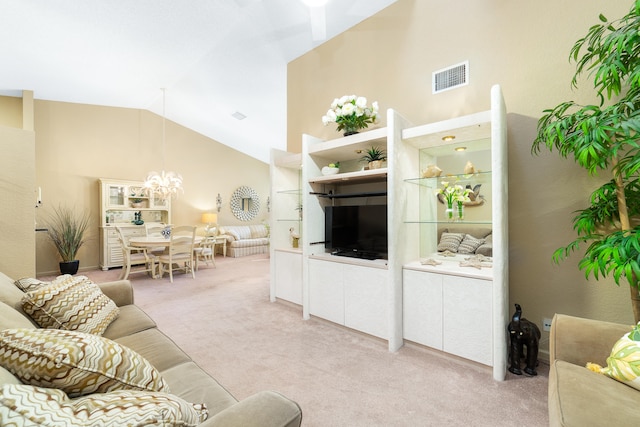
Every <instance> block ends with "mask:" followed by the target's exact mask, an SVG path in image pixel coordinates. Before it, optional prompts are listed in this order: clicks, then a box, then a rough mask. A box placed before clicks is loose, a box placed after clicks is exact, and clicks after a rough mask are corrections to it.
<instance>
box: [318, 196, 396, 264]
mask: <svg viewBox="0 0 640 427" xmlns="http://www.w3.org/2000/svg"><path fill="white" fill-rule="evenodd" d="M324 219H325V224H324V232H325V239H324V240H325V243H324V247H325V248H326V249H329V250H331V253H332V254H334V255H341V256H349V257H355V258H364V259H379V258H382V259H387V253H388V249H387V205H362V206H326V207H325V210H324Z"/></svg>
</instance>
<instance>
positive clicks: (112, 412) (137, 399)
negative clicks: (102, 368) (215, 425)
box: [0, 384, 208, 427]
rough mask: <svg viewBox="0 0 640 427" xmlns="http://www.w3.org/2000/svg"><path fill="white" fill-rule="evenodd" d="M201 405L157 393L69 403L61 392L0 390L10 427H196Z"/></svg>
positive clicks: (18, 387)
mask: <svg viewBox="0 0 640 427" xmlns="http://www.w3.org/2000/svg"><path fill="white" fill-rule="evenodd" d="M207 416H208V411H207V409H206V407H205V406H204V405H203V404H200V405H194V404H192V403H188V402H186V401H184V400H183V399H181V398H179V397H178V396H174V395H171V394H166V393H159V392H147V391H130V390H121V391H114V392H111V393H106V394H92V395H89V396H83V397H80V398H77V399H70V398H69V397H68V396H67V395H66V394H65V393H64V392H63V391H61V390H56V389H52V388H41V387H33V386H29V385H23V384H5V385H4V386H2V387H0V420H2V425H11V426H22V425H29V426H37V425H43V426H89V425H91V426H103V427H107V426H109V427H120V426H148V425H156V426H166V427H172V426H175V427H187V426H196V425H198V424H199V423H201V422H203V421H204V420H206V419H207Z"/></svg>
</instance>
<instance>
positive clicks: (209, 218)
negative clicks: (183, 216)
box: [202, 212, 218, 234]
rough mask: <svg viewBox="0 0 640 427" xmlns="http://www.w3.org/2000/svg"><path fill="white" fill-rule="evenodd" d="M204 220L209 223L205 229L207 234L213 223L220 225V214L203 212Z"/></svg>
mask: <svg viewBox="0 0 640 427" xmlns="http://www.w3.org/2000/svg"><path fill="white" fill-rule="evenodd" d="M202 222H203V223H205V224H207V227H206V228H205V231H206V233H207V234H209V230H210V229H211V226H212V224H213V226H214V227H216V226H217V225H218V214H214V213H211V212H205V213H203V214H202Z"/></svg>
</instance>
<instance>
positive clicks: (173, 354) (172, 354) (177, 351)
mask: <svg viewBox="0 0 640 427" xmlns="http://www.w3.org/2000/svg"><path fill="white" fill-rule="evenodd" d="M115 341H116V342H117V343H118V344H120V345H123V346H125V347H127V348H130V349H131V350H133V351H135V352H136V353H137V354H139V355H141V356H142V357H144V358H145V359H146V360H148V361H149V363H151V364H152V365H153V366H154V367H155V368H156V369H158V370H159V371H161V372H162V371H163V370H165V369H168V368H170V367H172V366H175V365H179V364H181V363H185V362H189V361H191V358H190V357H189V356H188V355H187V353H185V352H184V351H182V349H181V348H180V347H178V346H177V345H176V344H175V343H174V342H173V341H172V340H171V339H170V338H169V337H167V336H166V335H165V334H164V333H162V331H161V330H159V329H158V328H152V329H147V330H144V331H141V332H137V333H135V334H132V335H127V336H123V337H121V338H118V339H117V340H115Z"/></svg>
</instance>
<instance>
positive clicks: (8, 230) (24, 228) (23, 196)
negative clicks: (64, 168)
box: [0, 104, 36, 278]
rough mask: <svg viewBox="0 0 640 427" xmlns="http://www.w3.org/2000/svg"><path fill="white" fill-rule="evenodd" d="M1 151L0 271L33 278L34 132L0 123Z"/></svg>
mask: <svg viewBox="0 0 640 427" xmlns="http://www.w3.org/2000/svg"><path fill="white" fill-rule="evenodd" d="M20 108H22V104H20ZM0 153H1V155H0V200H2V202H0V236H1V237H0V253H1V254H2V257H0V272H2V273H4V274H6V275H7V276H9V277H13V278H19V277H33V276H34V274H35V272H36V269H35V266H36V263H35V251H34V245H35V238H36V237H35V232H34V217H35V210H36V209H35V205H36V194H35V191H34V189H35V185H34V183H35V165H34V159H35V135H34V133H33V131H25V130H23V129H20V128H16V127H8V126H1V125H0Z"/></svg>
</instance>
